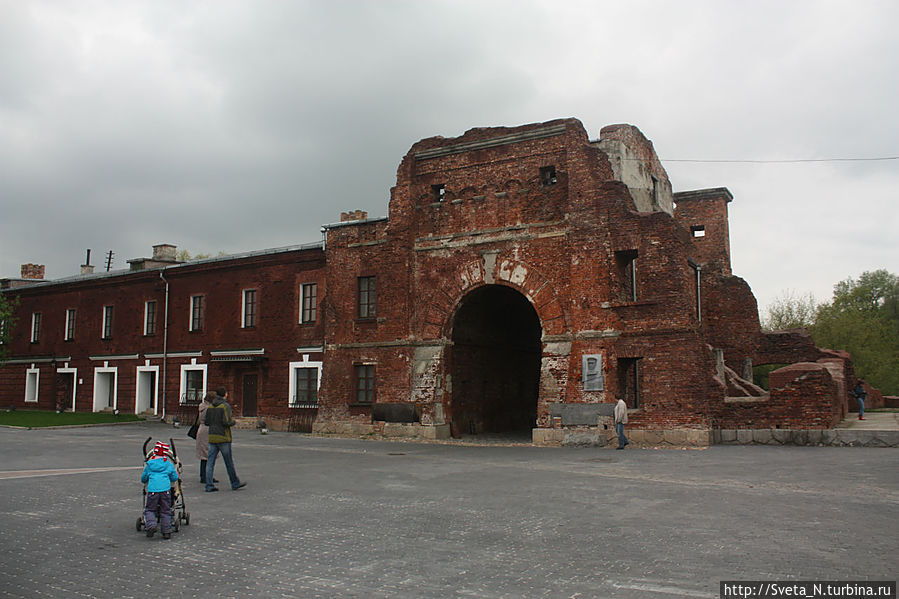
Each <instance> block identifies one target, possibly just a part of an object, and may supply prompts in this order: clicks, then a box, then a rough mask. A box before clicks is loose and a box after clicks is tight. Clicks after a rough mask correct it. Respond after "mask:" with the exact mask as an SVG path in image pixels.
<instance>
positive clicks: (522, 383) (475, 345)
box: [449, 285, 543, 437]
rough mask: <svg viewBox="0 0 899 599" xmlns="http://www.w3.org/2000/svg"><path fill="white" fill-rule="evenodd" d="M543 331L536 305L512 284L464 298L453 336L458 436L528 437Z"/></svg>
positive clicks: (454, 420)
mask: <svg viewBox="0 0 899 599" xmlns="http://www.w3.org/2000/svg"><path fill="white" fill-rule="evenodd" d="M541 335H542V329H541V327H540V318H539V317H538V316H537V312H536V311H535V310H534V307H533V306H532V305H531V303H530V302H529V301H528V300H527V299H526V298H525V297H524V296H523V295H522V294H521V293H519V292H518V291H516V290H515V289H512V288H511V287H505V286H503V285H485V286H483V287H478V288H477V289H475V290H474V291H472V292H471V293H469V294H468V295H467V296H465V297H464V298H463V299H462V302H461V304H460V306H459V309H458V311H457V312H456V316H455V319H454V320H453V334H452V340H453V347H452V359H451V364H452V372H451V375H452V395H451V400H450V406H449V413H450V421H451V423H452V432H453V435H454V436H457V437H458V436H461V435H477V434H482V433H515V434H519V433H520V434H525V433H526V434H528V435H530V433H531V429H533V428H534V426H536V421H537V396H538V392H539V386H540V360H541V355H542V348H543V346H542V342H541Z"/></svg>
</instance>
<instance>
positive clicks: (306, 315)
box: [300, 283, 318, 323]
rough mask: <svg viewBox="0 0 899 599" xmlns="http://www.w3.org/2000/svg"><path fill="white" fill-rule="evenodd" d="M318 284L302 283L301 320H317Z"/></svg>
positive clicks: (305, 321)
mask: <svg viewBox="0 0 899 599" xmlns="http://www.w3.org/2000/svg"><path fill="white" fill-rule="evenodd" d="M317 304H318V285H316V284H315V283H303V284H302V285H300V322H301V323H307V322H315V319H316V317H317V314H316V312H317V310H316V308H317Z"/></svg>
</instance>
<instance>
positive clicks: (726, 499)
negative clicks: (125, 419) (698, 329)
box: [0, 424, 899, 599]
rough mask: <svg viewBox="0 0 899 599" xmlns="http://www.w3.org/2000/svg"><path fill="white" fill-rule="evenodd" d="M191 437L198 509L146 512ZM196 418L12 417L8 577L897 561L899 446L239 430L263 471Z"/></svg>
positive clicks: (839, 565)
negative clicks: (169, 518) (214, 484)
mask: <svg viewBox="0 0 899 599" xmlns="http://www.w3.org/2000/svg"><path fill="white" fill-rule="evenodd" d="M148 436H152V437H153V438H154V439H160V438H161V439H168V438H169V437H170V436H171V437H173V438H174V440H175V443H176V446H177V448H178V450H179V451H180V454H181V456H182V458H183V460H184V463H185V475H186V476H185V479H186V480H185V485H184V488H185V502H186V506H187V509H188V511H189V512H190V515H191V518H190V519H191V523H190V526H182V528H181V530H180V532H178V533H176V534H175V535H174V536H173V538H172V539H171V540H168V541H166V540H163V539H161V538H160V537H159V535H157V536H156V538H153V539H148V538H146V536H145V535H144V534H142V533H138V532H137V531H136V530H135V522H136V520H137V518H138V517H139V515H140V511H141V485H140V483H139V474H140V471H141V467H142V465H143V462H142V459H141V455H140V451H141V445H142V443H143V441H144V439H146V438H147V437H148ZM192 443H193V442H192V440H190V439H188V438H187V437H186V436H185V431H184V429H173V428H171V427H170V426H166V425H163V424H138V425H128V426H124V425H123V426H117V427H103V428H77V429H63V430H45V431H40V430H31V431H29V430H15V429H0V452H2V454H0V455H2V456H3V465H2V467H0V468H2V471H0V597H27V598H29V599H30V598H35V597H37V598H50V597H59V598H63V597H64V598H71V597H76V598H78V597H98V598H107V597H109V598H112V597H115V598H122V597H126V598H127V597H137V598H143V597H266V598H269V597H303V598H307V597H312V598H316V597H321V598H329V599H331V598H338V597H340V598H343V597H353V598H356V597H358V598H410V599H411V598H431V597H434V598H437V597H439V598H444V597H459V598H468V597H484V598H510V599H511V598H532V597H533V598H544V597H546V598H556V597H559V598H571V597H578V598H592V597H609V598H618V597H627V598H636V597H641V598H642V597H650V598H656V597H657V598H671V597H709V598H711V597H718V588H719V586H718V585H719V581H721V580H757V579H763V580H813V579H822V580H884V579H889V580H895V579H896V577H897V563H899V562H897V559H896V549H897V545H896V539H897V537H899V450H894V449H868V448H832V447H767V446H750V447H746V446H714V447H711V448H708V449H702V450H689V451H686V450H681V451H678V450H664V451H660V450H649V449H638V450H631V449H628V450H625V451H614V450H610V449H602V448H537V447H529V446H522V445H512V446H503V445H488V446H480V447H477V446H470V445H453V444H419V443H399V442H388V441H365V440H356V439H337V438H322V437H310V436H305V435H297V434H291V433H270V434H268V435H260V434H259V433H258V432H254V431H236V435H235V443H234V458H235V462H236V465H237V471H238V473H239V474H240V476H241V478H243V479H244V480H246V481H247V482H248V485H247V487H246V488H245V489H242V490H239V491H231V490H229V489H228V485H227V484H226V483H225V479H226V478H227V476H226V475H225V472H224V468H223V467H222V466H221V464H219V465H218V468H217V469H216V471H217V477H218V478H219V479H222V480H223V483H222V484H220V485H219V486H220V488H221V489H222V490H221V491H220V492H218V493H204V492H202V487H201V486H200V483H199V475H198V473H197V470H198V465H197V460H196V459H195V458H194V456H193V445H192Z"/></svg>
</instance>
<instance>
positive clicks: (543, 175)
mask: <svg viewBox="0 0 899 599" xmlns="http://www.w3.org/2000/svg"><path fill="white" fill-rule="evenodd" d="M531 172H533V171H531ZM557 180H558V179H556V167H554V166H542V167H540V182H541V183H543V185H544V187H546V186H549V185H555V184H556V181H557Z"/></svg>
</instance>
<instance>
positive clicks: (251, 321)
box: [240, 289, 257, 329]
mask: <svg viewBox="0 0 899 599" xmlns="http://www.w3.org/2000/svg"><path fill="white" fill-rule="evenodd" d="M256 296H257V294H256V290H255V289H244V290H243V302H242V303H243V308H242V309H241V321H240V326H241V327H243V328H245V329H248V328H251V327H255V326H256V307H257V303H256Z"/></svg>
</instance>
